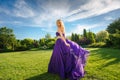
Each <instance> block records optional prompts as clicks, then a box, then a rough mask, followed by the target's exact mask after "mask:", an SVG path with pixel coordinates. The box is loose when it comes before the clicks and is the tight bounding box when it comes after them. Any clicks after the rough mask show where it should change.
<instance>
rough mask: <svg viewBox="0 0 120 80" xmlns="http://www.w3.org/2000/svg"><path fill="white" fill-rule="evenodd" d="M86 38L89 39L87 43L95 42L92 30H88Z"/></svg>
mask: <svg viewBox="0 0 120 80" xmlns="http://www.w3.org/2000/svg"><path fill="white" fill-rule="evenodd" d="M87 39H88V40H89V43H90V44H91V43H95V36H94V33H93V32H90V31H89V32H88V37H87Z"/></svg>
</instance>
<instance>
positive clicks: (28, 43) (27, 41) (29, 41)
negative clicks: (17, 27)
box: [21, 38, 34, 49]
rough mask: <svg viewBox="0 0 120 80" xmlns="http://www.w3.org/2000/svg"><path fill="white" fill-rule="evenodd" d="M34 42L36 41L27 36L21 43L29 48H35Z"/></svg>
mask: <svg viewBox="0 0 120 80" xmlns="http://www.w3.org/2000/svg"><path fill="white" fill-rule="evenodd" d="M33 43H34V40H33V39H30V38H26V39H24V40H21V45H26V47H27V48H28V49H31V48H33Z"/></svg>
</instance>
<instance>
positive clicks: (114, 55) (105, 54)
mask: <svg viewBox="0 0 120 80" xmlns="http://www.w3.org/2000/svg"><path fill="white" fill-rule="evenodd" d="M91 53H93V54H91V56H94V55H99V57H100V58H101V59H100V60H102V59H105V60H106V61H107V60H110V61H108V63H105V64H104V63H103V65H102V67H107V66H109V65H113V64H117V63H119V62H120V50H118V49H110V48H98V49H96V50H91Z"/></svg>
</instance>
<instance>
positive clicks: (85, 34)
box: [83, 29, 87, 38]
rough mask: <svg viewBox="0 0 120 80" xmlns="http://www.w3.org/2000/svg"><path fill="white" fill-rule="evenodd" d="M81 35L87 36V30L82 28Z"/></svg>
mask: <svg viewBox="0 0 120 80" xmlns="http://www.w3.org/2000/svg"><path fill="white" fill-rule="evenodd" d="M83 36H84V37H86V38H87V31H86V29H84V30H83Z"/></svg>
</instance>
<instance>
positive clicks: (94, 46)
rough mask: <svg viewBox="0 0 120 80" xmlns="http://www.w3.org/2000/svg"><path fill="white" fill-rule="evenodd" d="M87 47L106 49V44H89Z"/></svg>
mask: <svg viewBox="0 0 120 80" xmlns="http://www.w3.org/2000/svg"><path fill="white" fill-rule="evenodd" d="M88 47H93V48H101V47H106V43H105V42H97V43H92V44H89V45H88Z"/></svg>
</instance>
